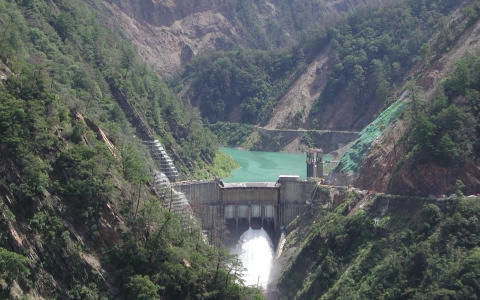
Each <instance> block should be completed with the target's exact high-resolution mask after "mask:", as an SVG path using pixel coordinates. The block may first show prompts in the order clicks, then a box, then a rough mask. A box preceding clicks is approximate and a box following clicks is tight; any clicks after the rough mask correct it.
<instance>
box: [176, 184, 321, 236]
mask: <svg viewBox="0 0 480 300" xmlns="http://www.w3.org/2000/svg"><path fill="white" fill-rule="evenodd" d="M315 184H316V183H315V182H314V181H307V180H299V176H288V175H285V176H284V175H281V176H280V177H279V178H278V180H277V181H276V182H244V183H223V182H222V181H220V180H200V181H188V182H185V181H184V182H178V183H176V184H175V185H173V187H174V188H175V190H177V191H178V192H182V193H184V194H185V196H186V198H187V199H188V202H189V203H190V206H191V207H192V209H193V211H194V213H195V214H196V215H197V216H199V217H200V218H201V220H202V227H203V229H206V230H210V229H212V228H213V226H214V224H215V222H218V221H219V220H225V221H230V220H235V222H236V225H237V226H238V224H239V223H242V224H245V223H248V225H251V224H252V223H253V222H255V223H256V224H261V226H264V225H265V224H267V223H268V224H271V222H273V226H274V228H275V229H278V228H279V227H280V226H286V225H288V224H289V223H290V222H291V221H292V220H293V219H294V218H295V217H296V216H297V215H298V214H299V213H300V212H301V211H302V209H303V207H304V206H305V204H306V202H307V200H309V199H310V198H311V197H312V192H313V190H314V188H315Z"/></svg>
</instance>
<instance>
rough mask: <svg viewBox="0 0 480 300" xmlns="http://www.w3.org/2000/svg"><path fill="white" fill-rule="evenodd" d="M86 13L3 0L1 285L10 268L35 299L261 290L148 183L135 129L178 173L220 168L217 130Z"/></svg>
mask: <svg viewBox="0 0 480 300" xmlns="http://www.w3.org/2000/svg"><path fill="white" fill-rule="evenodd" d="M95 14H96V12H95V9H94V8H93V7H87V6H86V3H85V2H84V1H77V0H73V1H63V0H53V1H37V0H33V1H15V0H9V1H2V2H0V49H1V51H0V71H1V74H2V78H3V79H2V82H1V83H0V139H1V143H0V166H1V167H0V208H1V211H0V279H2V280H3V281H5V282H6V283H7V286H6V287H5V286H4V285H3V284H2V286H1V287H0V298H7V297H9V296H10V295H9V294H10V287H11V285H12V283H13V280H17V282H19V283H20V286H21V288H22V289H23V291H25V292H29V291H31V290H33V289H35V292H36V293H38V294H40V295H41V296H42V297H44V298H58V299H67V298H70V299H101V298H102V296H105V297H115V295H114V294H115V293H117V294H122V295H126V297H130V299H141V298H144V299H155V298H158V299H160V298H167V299H225V298H232V299H254V298H255V297H257V298H256V299H258V297H261V292H260V291H259V290H258V289H254V288H249V287H245V286H243V285H241V284H239V283H240V280H239V278H240V277H239V276H240V272H236V273H235V274H231V273H230V269H229V268H228V267H229V264H230V262H233V258H232V257H230V256H228V255H226V254H225V253H224V250H223V249H218V248H216V247H215V248H213V247H209V246H208V245H206V244H205V242H204V241H203V238H202V232H201V230H200V229H199V228H198V225H197V224H196V223H195V222H194V220H192V219H191V218H190V217H185V216H179V215H174V214H173V213H172V212H170V211H169V209H168V208H164V207H162V204H161V203H160V200H161V199H159V198H157V197H155V196H153V195H152V194H153V193H154V192H153V190H152V189H151V187H150V186H148V185H147V181H151V178H150V177H151V176H150V174H151V171H152V165H153V164H152V163H151V159H149V158H148V157H147V155H146V154H145V153H146V152H147V151H146V149H144V148H143V146H142V145H141V140H140V139H139V138H138V137H137V136H136V135H139V136H140V137H141V138H145V135H146V132H147V133H148V134H150V135H151V136H152V137H154V138H158V139H160V140H161V142H162V143H163V144H164V145H165V146H166V149H167V151H168V152H169V154H171V156H172V158H174V159H175V164H176V166H177V167H178V168H179V169H180V170H181V171H183V173H182V174H183V175H184V176H185V174H187V173H190V174H193V175H194V174H195V172H199V173H200V172H201V173H200V174H202V175H203V176H211V175H212V173H213V172H215V171H214V170H212V168H206V167H205V166H207V164H211V163H212V162H213V161H214V160H215V159H216V153H217V142H216V139H215V137H214V136H213V134H212V133H211V132H210V131H209V130H208V128H205V127H204V126H203V125H202V122H201V119H200V118H199V116H198V114H197V113H196V112H195V111H191V110H187V109H185V106H184V104H183V103H182V102H181V101H179V100H178V99H177V98H176V96H175V95H174V93H173V92H172V91H170V90H169V88H168V86H167V85H166V84H165V83H164V82H163V81H162V80H161V79H160V78H159V77H158V76H156V75H155V74H154V73H153V72H151V71H149V70H148V68H147V67H146V65H145V64H143V63H141V62H140V61H139V60H138V59H137V57H136V55H135V49H134V47H133V46H132V45H130V44H128V43H127V42H126V41H123V40H122V39H121V38H120V37H119V36H118V35H117V34H115V33H114V32H111V31H110V30H109V29H108V28H107V27H106V26H103V24H102V23H101V22H100V21H99V20H98V19H97V18H96V15H95ZM4 75H5V76H4ZM3 76H4V77H3ZM5 78H6V79H5ZM99 128H100V129H102V130H103V131H104V132H105V134H106V136H107V138H108V139H109V140H110V141H111V142H112V143H113V144H110V143H106V142H105V141H104V136H102V135H101V134H100V129H99ZM112 145H113V146H112ZM208 172H212V173H209V174H208ZM18 232H20V233H21V237H18V236H17V235H16V234H17V233H18ZM12 241H13V242H12ZM5 249H8V250H5ZM13 249H15V251H24V252H25V253H28V255H29V257H33V258H34V259H33V260H32V262H30V261H29V260H27V259H26V258H24V257H23V256H22V255H19V254H16V253H13V252H12V251H11V250H13ZM107 273H108V274H107ZM29 274H32V278H31V279H30V278H29V277H28V275H29ZM215 274H216V275H215ZM30 280H31V282H30ZM3 281H2V282H3ZM32 282H34V284H33V283H32ZM25 283H26V284H25ZM112 287H113V288H112ZM115 290H116V291H115ZM26 297H28V296H26Z"/></svg>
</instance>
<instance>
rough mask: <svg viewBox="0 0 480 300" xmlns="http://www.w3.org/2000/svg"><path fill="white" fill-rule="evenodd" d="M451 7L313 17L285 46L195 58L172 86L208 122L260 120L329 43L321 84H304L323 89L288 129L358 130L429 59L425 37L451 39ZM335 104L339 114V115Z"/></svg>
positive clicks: (412, 4) (371, 9)
mask: <svg viewBox="0 0 480 300" xmlns="http://www.w3.org/2000/svg"><path fill="white" fill-rule="evenodd" d="M457 4H458V3H457V1H453V0H452V1H443V0H442V1H440V0H439V1H427V2H418V1H408V0H402V1H392V2H387V3H385V4H379V5H375V6H366V7H360V8H358V9H356V10H354V11H353V13H351V14H348V15H345V16H344V17H343V18H341V19H340V20H338V21H336V22H334V23H321V22H320V23H319V24H320V25H319V26H318V28H317V30H316V31H315V32H311V33H310V35H308V36H305V37H304V38H303V39H301V40H300V41H299V43H298V44H297V45H295V46H293V47H291V48H287V49H284V50H272V51H262V52H260V51H247V50H235V51H230V52H221V53H216V52H215V53H212V54H209V55H205V56H202V55H200V56H198V57H196V58H195V59H193V61H192V62H191V63H189V64H188V65H187V67H186V70H185V72H184V73H183V75H182V76H181V77H180V79H177V81H176V82H177V83H176V84H177V86H179V88H183V89H186V90H187V92H185V91H184V92H183V93H182V95H186V97H187V98H188V99H190V100H191V102H192V103H193V104H194V105H195V106H196V107H198V108H199V109H200V111H201V113H202V116H203V117H206V118H208V120H209V121H210V122H217V121H230V122H241V123H249V124H261V125H265V124H266V123H267V122H268V121H269V119H270V118H271V117H272V113H273V111H274V110H273V108H274V107H275V106H276V105H277V104H278V101H279V100H280V99H281V97H282V96H283V95H284V94H285V93H286V92H287V91H288V89H289V88H290V87H291V85H292V84H293V82H294V81H295V80H297V79H298V78H299V77H300V75H301V74H302V73H304V72H305V71H306V70H307V67H308V65H309V64H312V62H313V61H314V60H315V58H316V56H317V55H318V54H319V53H320V52H321V51H322V50H323V49H325V48H326V47H327V46H331V50H329V52H328V53H329V57H328V62H327V63H326V65H325V66H324V67H323V68H322V69H321V70H320V69H317V70H316V75H315V76H319V75H320V74H321V73H323V72H328V75H327V81H326V84H325V85H324V86H320V87H317V86H308V88H310V89H313V88H316V89H320V90H321V91H322V92H321V93H320V96H319V98H318V100H317V101H316V102H315V103H314V104H313V106H312V107H304V109H303V110H298V111H291V112H290V115H291V117H290V119H291V120H292V121H291V125H290V128H292V127H294V126H295V125H294V124H295V119H298V120H299V119H302V118H303V116H304V115H306V116H308V118H307V122H306V123H305V126H307V127H309V128H311V129H314V128H315V129H337V130H352V129H354V130H360V129H362V128H363V127H364V126H365V125H366V124H368V123H369V122H370V121H372V117H373V115H374V114H376V113H378V112H379V110H380V109H382V107H383V105H384V104H385V103H386V102H387V101H388V99H390V97H392V96H394V95H395V93H396V92H397V91H398V88H399V87H401V86H402V85H403V84H404V79H405V77H406V75H407V74H408V72H409V71H410V69H411V68H412V67H413V66H414V65H415V64H416V63H417V62H418V61H420V60H422V59H429V58H428V55H430V52H429V49H428V43H426V42H427V41H428V39H429V38H430V37H431V36H432V34H434V33H437V32H441V34H446V36H445V37H444V39H447V40H448V39H451V38H452V37H450V36H449V32H446V31H445V32H444V31H443V30H447V31H448V28H447V29H445V28H446V27H448V24H447V23H448V17H447V15H448V14H449V13H450V12H451V11H452V9H453V8H455V7H456V5H457ZM178 82H180V83H178ZM294 97H300V95H296V96H294ZM340 109H341V110H342V111H344V113H343V114H341V115H338V114H337V113H336V111H335V110H340ZM273 117H274V116H273Z"/></svg>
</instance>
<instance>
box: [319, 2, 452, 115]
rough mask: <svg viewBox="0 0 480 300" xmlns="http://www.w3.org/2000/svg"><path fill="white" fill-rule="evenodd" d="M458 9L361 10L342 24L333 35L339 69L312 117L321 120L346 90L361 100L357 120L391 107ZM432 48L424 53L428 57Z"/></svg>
mask: <svg viewBox="0 0 480 300" xmlns="http://www.w3.org/2000/svg"><path fill="white" fill-rule="evenodd" d="M456 4H457V1H454V0H448V1H443V0H441V1H440V0H438V1H437V0H434V1H423V2H419V1H415V0H402V1H394V2H393V3H389V4H388V5H383V6H382V5H379V6H377V7H365V8H361V9H358V10H357V11H356V12H354V13H353V14H351V15H348V16H347V17H346V18H345V19H344V20H342V21H340V22H338V23H337V24H336V25H335V26H333V28H331V29H330V32H329V34H330V39H331V43H332V45H333V49H334V51H335V53H336V54H335V59H334V63H333V68H332V70H331V72H330V74H329V78H328V82H327V85H326V87H325V89H324V91H323V92H322V94H321V95H320V98H319V100H318V101H317V102H316V104H315V106H314V108H313V109H312V110H311V112H310V115H311V116H310V117H311V118H313V117H318V115H319V114H320V113H321V108H322V107H324V106H325V105H326V104H327V103H329V102H331V101H333V100H334V99H335V98H336V97H338V96H339V95H340V93H341V92H344V91H346V92H347V94H348V96H349V97H350V98H351V99H354V100H355V108H356V117H360V116H362V115H363V114H364V113H365V112H366V110H367V109H368V108H369V107H370V105H371V104H372V103H375V101H376V102H377V103H379V104H383V103H385V101H386V100H387V98H388V97H389V96H392V95H391V91H393V90H395V86H396V84H397V83H400V82H401V81H402V80H403V76H405V74H406V72H408V71H409V70H410V69H411V67H412V66H413V65H414V64H415V63H416V62H417V61H418V60H420V57H419V55H418V53H419V50H420V47H421V46H422V45H423V44H424V42H426V41H427V40H428V38H429V37H430V36H431V35H432V34H433V33H435V32H437V31H438V30H440V29H441V28H443V26H445V25H444V23H442V22H443V21H444V18H445V17H444V14H446V13H448V12H449V11H450V9H451V8H452V7H453V6H454V5H456ZM427 48H428V47H427V46H424V47H423V48H422V51H421V53H423V55H424V56H425V55H427V54H426V53H425V52H426V51H427V50H428V49H427Z"/></svg>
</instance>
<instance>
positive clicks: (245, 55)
mask: <svg viewBox="0 0 480 300" xmlns="http://www.w3.org/2000/svg"><path fill="white" fill-rule="evenodd" d="M304 61H305V54H304V53H303V49H302V48H300V47H293V48H292V49H290V50H278V51H258V50H255V51H253V50H252V51H249V50H243V49H238V50H235V51H229V52H214V53H211V54H209V55H206V56H202V55H200V56H198V57H196V58H195V59H194V60H193V61H192V62H191V63H190V64H188V65H187V67H186V71H185V72H184V74H183V75H182V77H181V78H179V79H178V81H179V82H184V81H189V80H191V81H192V84H191V86H190V88H189V94H190V101H191V102H192V104H193V105H194V106H196V107H198V108H199V109H200V112H201V114H202V117H204V118H207V119H208V121H209V122H210V123H216V122H218V121H230V120H231V119H232V118H235V119H239V120H241V122H243V123H249V124H257V123H259V122H261V121H266V120H268V118H269V117H270V115H271V113H272V111H273V107H274V106H275V104H276V103H277V101H278V100H279V99H280V97H281V96H282V95H283V94H284V93H285V91H286V90H287V88H288V87H289V86H290V84H291V83H292V82H293V81H294V80H295V79H296V77H297V76H298V75H299V74H301V72H303V71H304V69H305V63H304ZM182 85H183V84H182ZM232 114H235V116H232Z"/></svg>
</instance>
